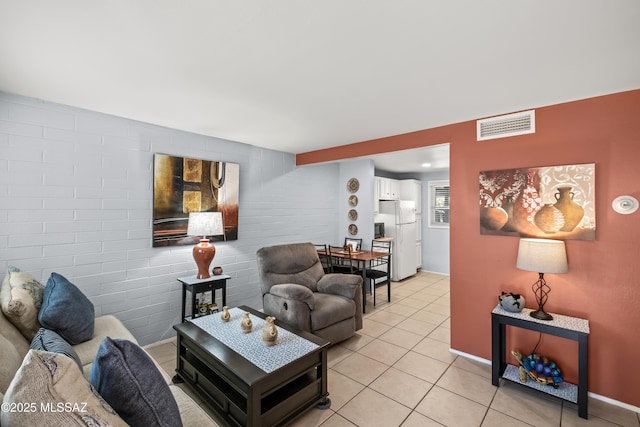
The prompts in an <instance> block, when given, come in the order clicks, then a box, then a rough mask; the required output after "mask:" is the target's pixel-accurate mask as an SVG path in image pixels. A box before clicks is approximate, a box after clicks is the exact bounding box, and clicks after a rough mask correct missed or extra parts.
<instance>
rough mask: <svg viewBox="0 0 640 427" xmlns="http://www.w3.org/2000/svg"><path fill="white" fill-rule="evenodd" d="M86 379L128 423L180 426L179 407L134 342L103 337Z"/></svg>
mask: <svg viewBox="0 0 640 427" xmlns="http://www.w3.org/2000/svg"><path fill="white" fill-rule="evenodd" d="M89 381H90V382H91V385H93V387H94V388H95V389H96V390H97V391H98V393H99V394H100V396H102V397H103V398H104V400H106V401H107V403H109V405H111V407H112V408H113V409H115V411H116V412H117V413H118V415H120V417H121V418H122V419H123V420H125V421H126V422H127V423H128V424H129V425H131V426H133V427H135V426H144V427H148V426H166V427H169V426H171V427H173V426H176V427H180V426H182V420H181V419H180V410H179V409H178V404H177V403H176V400H175V398H174V397H173V394H172V393H171V390H170V389H169V385H168V384H167V383H166V382H165V380H164V378H163V377H162V374H161V373H160V371H158V368H157V367H156V365H155V364H154V363H153V360H151V358H150V357H149V356H148V355H147V353H145V351H144V350H143V349H142V348H140V347H139V346H138V345H137V344H135V343H133V342H131V341H128V340H122V339H112V338H110V337H105V338H104V340H102V342H101V343H100V347H99V348H98V354H97V355H96V358H95V360H94V361H93V366H92V367H91V376H90V379H89Z"/></svg>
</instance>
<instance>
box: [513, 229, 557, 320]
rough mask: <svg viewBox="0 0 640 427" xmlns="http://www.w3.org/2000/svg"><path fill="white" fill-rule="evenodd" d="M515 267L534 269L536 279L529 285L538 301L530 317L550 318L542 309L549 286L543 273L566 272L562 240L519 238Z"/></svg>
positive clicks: (551, 317)
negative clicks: (536, 275) (536, 274)
mask: <svg viewBox="0 0 640 427" xmlns="http://www.w3.org/2000/svg"><path fill="white" fill-rule="evenodd" d="M516 267H518V268H519V269H521V270H527V271H535V272H536V273H538V280H537V281H536V282H535V283H534V284H533V285H532V286H531V289H532V290H533V293H534V294H535V296H536V301H537V302H538V309H537V310H535V311H532V312H531V317H535V318H536V319H540V320H552V319H553V316H551V315H550V314H549V313H546V312H545V311H544V304H545V303H546V302H547V298H548V295H549V292H551V287H549V285H547V282H546V280H545V279H544V274H545V273H551V274H560V273H566V272H567V270H568V268H569V267H568V265H567V251H566V249H565V245H564V242H563V241H562V240H551V239H520V245H519V247H518V261H517V263H516Z"/></svg>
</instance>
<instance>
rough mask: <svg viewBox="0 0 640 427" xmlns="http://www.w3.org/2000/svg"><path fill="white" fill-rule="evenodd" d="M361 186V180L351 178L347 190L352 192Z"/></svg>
mask: <svg viewBox="0 0 640 427" xmlns="http://www.w3.org/2000/svg"><path fill="white" fill-rule="evenodd" d="M358 188H360V182H358V180H357V179H356V178H351V179H350V180H349V182H347V190H349V192H351V193H355V192H356V191H358Z"/></svg>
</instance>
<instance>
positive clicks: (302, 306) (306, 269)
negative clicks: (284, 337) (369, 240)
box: [257, 243, 362, 343]
mask: <svg viewBox="0 0 640 427" xmlns="http://www.w3.org/2000/svg"><path fill="white" fill-rule="evenodd" d="M257 257H258V274H259V275H260V286H261V288H262V303H263V308H264V312H265V313H266V314H268V315H270V316H274V317H275V318H276V319H279V320H281V321H283V322H285V323H287V324H289V325H291V326H295V327H297V328H299V329H302V330H304V331H307V332H311V333H313V334H315V335H317V336H319V337H321V338H324V339H326V340H328V341H331V343H337V342H339V341H342V340H345V339H347V338H349V337H351V336H352V335H353V334H354V333H355V331H357V330H359V329H362V277H361V276H359V275H353V274H332V273H330V274H325V273H324V270H323V268H322V264H321V263H320V259H319V257H318V252H317V250H316V248H315V246H314V245H313V243H293V244H288V245H278V246H269V247H265V248H262V249H259V250H258V252H257Z"/></svg>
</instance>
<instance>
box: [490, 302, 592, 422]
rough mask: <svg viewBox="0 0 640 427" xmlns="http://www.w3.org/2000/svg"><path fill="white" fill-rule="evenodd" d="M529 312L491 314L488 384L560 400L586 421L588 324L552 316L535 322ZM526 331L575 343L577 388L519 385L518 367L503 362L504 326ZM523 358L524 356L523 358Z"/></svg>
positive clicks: (563, 385)
mask: <svg viewBox="0 0 640 427" xmlns="http://www.w3.org/2000/svg"><path fill="white" fill-rule="evenodd" d="M531 311H533V310H531V309H528V308H525V309H523V310H522V311H521V312H520V313H511V312H509V311H506V310H505V309H503V308H502V307H500V305H498V306H496V308H494V309H493V311H492V312H491V383H492V384H493V385H494V386H499V385H500V378H501V377H502V378H504V379H507V380H510V381H513V382H515V383H517V384H522V385H524V386H527V387H531V388H534V389H536V390H539V391H542V392H544V393H547V394H550V395H552V396H556V397H559V398H560V399H564V400H567V401H569V402H573V403H577V404H578V415H580V417H582V418H585V419H586V418H587V416H588V415H587V391H588V377H587V356H588V352H587V345H588V339H589V321H588V320H586V319H580V318H577V317H570V316H563V315H560V314H553V320H538V319H535V318H533V317H531V316H530V315H529V313H531ZM507 325H509V326H514V327H517V328H522V329H528V330H531V331H536V332H540V333H543V334H548V335H555V336H557V337H562V338H566V339H570V340H574V341H577V342H578V385H577V386H576V385H573V384H569V383H566V382H562V383H560V387H559V388H558V389H555V388H553V387H552V386H549V385H540V384H538V383H536V382H535V381H533V380H529V381H527V382H526V383H521V382H520V376H519V373H518V367H516V366H514V365H508V364H507V361H506V355H505V353H506V326H507ZM524 355H526V354H523V356H524Z"/></svg>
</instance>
